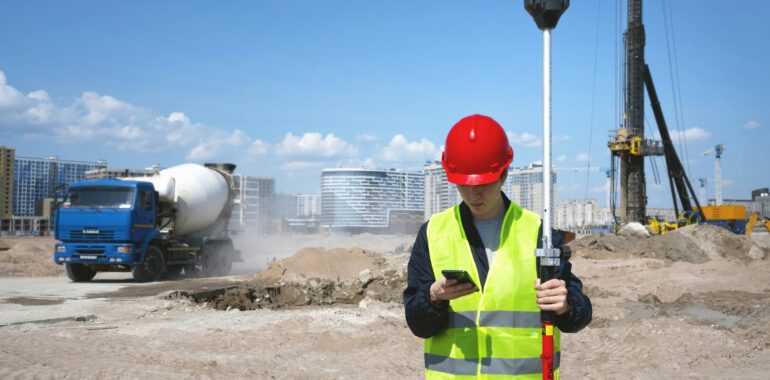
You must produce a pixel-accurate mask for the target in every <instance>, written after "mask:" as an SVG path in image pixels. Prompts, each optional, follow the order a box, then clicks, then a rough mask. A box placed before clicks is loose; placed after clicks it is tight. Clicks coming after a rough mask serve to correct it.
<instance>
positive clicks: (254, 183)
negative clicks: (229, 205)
mask: <svg viewBox="0 0 770 380" xmlns="http://www.w3.org/2000/svg"><path fill="white" fill-rule="evenodd" d="M233 191H234V192H235V200H234V204H233V212H232V214H231V216H230V228H231V229H244V230H249V231H252V232H258V233H263V234H264V233H270V232H272V228H271V227H272V226H271V222H272V219H273V215H274V214H275V204H276V202H275V199H274V197H275V179H273V178H272V177H257V176H248V175H243V174H233Z"/></svg>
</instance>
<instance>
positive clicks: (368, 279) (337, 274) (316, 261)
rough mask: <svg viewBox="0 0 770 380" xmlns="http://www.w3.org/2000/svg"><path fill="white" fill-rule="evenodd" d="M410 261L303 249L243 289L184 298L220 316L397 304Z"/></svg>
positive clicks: (399, 257)
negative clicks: (223, 313)
mask: <svg viewBox="0 0 770 380" xmlns="http://www.w3.org/2000/svg"><path fill="white" fill-rule="evenodd" d="M408 259H409V257H408V254H400V255H383V254H380V253H376V252H372V251H368V250H365V249H361V248H335V249H330V250H327V249H323V248H304V249H301V250H300V251H298V252H297V253H296V254H294V255H293V256H290V257H288V258H286V259H283V260H281V261H277V262H275V263H272V264H271V265H270V268H268V269H267V270H266V271H264V272H260V273H258V274H257V275H255V277H254V278H253V280H252V281H250V283H248V284H246V285H240V286H237V287H231V288H227V289H220V290H218V291H208V292H204V293H197V294H193V295H191V294H185V296H187V297H190V298H193V299H194V300H195V301H197V302H208V303H210V304H212V305H213V307H214V308H216V309H220V310H228V309H233V308H236V309H240V310H254V309H261V308H281V307H291V306H308V305H330V304H362V305H363V304H366V302H368V301H379V302H401V299H402V292H403V290H404V287H405V284H406V265H407V262H408ZM362 301H365V302H363V303H362Z"/></svg>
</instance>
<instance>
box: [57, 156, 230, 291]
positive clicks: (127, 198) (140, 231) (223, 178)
mask: <svg viewBox="0 0 770 380" xmlns="http://www.w3.org/2000/svg"><path fill="white" fill-rule="evenodd" d="M234 169H235V165H233V164H205V166H201V165H195V164H184V165H179V166H174V167H171V168H168V169H164V170H161V171H160V172H158V173H156V175H154V176H152V177H138V178H126V179H102V180H90V181H80V182H73V183H71V184H70V185H69V188H68V190H67V195H66V198H65V200H64V202H63V203H62V205H61V207H60V208H59V210H58V212H57V213H56V228H55V236H56V239H57V240H58V242H57V243H56V246H55V252H54V255H53V260H54V262H55V263H57V264H60V265H64V267H65V270H66V272H67V276H68V277H69V278H70V279H71V280H72V281H75V282H82V281H90V280H91V279H93V277H94V275H96V273H97V272H107V271H110V272H113V271H131V273H132V275H133V278H134V280H135V281H137V282H147V281H157V280H158V279H160V278H161V277H162V276H164V275H166V276H168V275H179V274H181V273H182V271H184V272H185V274H186V275H191V274H192V275H204V276H221V275H226V274H227V273H228V272H229V271H230V268H231V266H232V263H233V261H240V252H239V251H238V250H236V249H234V247H233V243H232V241H231V240H230V238H229V236H228V234H227V223H228V221H229V219H230V213H231V210H232V207H233V194H234V193H233V186H232V173H233V170H234Z"/></svg>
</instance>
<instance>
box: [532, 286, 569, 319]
mask: <svg viewBox="0 0 770 380" xmlns="http://www.w3.org/2000/svg"><path fill="white" fill-rule="evenodd" d="M535 290H537V307H539V308H540V310H543V311H554V312H556V315H562V314H564V313H566V312H568V311H569V303H567V283H566V282H565V281H564V280H559V279H552V280H548V281H546V282H545V283H544V284H541V283H540V279H539V278H538V279H537V281H535Z"/></svg>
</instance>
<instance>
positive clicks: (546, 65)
mask: <svg viewBox="0 0 770 380" xmlns="http://www.w3.org/2000/svg"><path fill="white" fill-rule="evenodd" d="M543 248H545V249H549V248H553V246H552V243H551V29H543Z"/></svg>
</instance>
